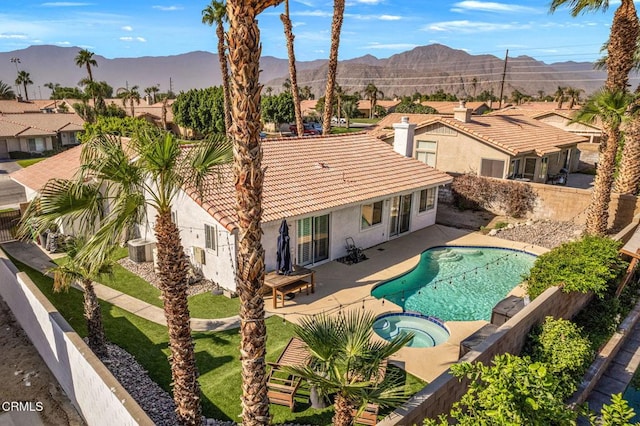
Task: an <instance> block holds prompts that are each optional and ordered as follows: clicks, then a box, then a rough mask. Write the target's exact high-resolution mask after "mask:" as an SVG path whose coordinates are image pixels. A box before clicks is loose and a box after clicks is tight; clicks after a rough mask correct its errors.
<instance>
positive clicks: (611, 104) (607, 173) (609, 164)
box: [574, 89, 632, 235]
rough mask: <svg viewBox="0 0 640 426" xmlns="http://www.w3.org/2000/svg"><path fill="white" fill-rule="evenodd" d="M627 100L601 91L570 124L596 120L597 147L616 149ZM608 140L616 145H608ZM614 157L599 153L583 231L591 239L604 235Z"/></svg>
mask: <svg viewBox="0 0 640 426" xmlns="http://www.w3.org/2000/svg"><path fill="white" fill-rule="evenodd" d="M631 99H632V97H631V95H630V94H629V93H626V92H623V91H616V92H611V91H609V90H606V89H603V90H601V91H599V92H597V93H596V94H594V95H593V96H591V97H590V98H589V100H587V102H586V103H585V105H584V106H583V107H582V108H581V109H580V110H579V111H578V112H577V113H576V116H575V118H574V120H575V121H581V122H586V123H594V122H595V121H596V120H597V119H599V120H600V121H601V122H602V129H603V132H602V139H603V140H602V142H600V147H601V148H602V147H603V146H604V147H606V148H609V147H610V146H611V145H612V144H613V145H615V146H616V147H617V146H618V143H617V141H618V140H619V139H620V125H621V123H622V122H623V121H624V119H625V113H626V111H627V108H628V106H629V103H630V102H631ZM609 138H611V139H613V140H614V141H616V142H613V143H610V141H609ZM616 153H617V150H611V149H604V150H601V151H600V158H599V160H598V172H597V173H596V178H595V182H594V186H593V194H592V196H591V201H590V204H589V207H588V208H587V223H586V231H587V232H588V233H589V234H592V235H604V234H605V233H606V231H607V226H608V220H609V202H610V201H611V187H612V184H613V176H614V172H615V156H616Z"/></svg>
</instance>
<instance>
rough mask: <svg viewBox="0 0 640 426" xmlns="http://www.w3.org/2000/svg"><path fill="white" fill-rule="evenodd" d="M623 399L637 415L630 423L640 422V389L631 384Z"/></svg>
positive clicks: (608, 402)
mask: <svg viewBox="0 0 640 426" xmlns="http://www.w3.org/2000/svg"><path fill="white" fill-rule="evenodd" d="M622 397H623V398H624V399H625V400H627V402H628V403H629V407H631V408H633V411H635V414H636V415H635V416H633V418H632V419H631V420H629V422H630V423H632V424H635V423H636V422H640V389H636V388H635V387H634V386H633V385H632V384H629V386H628V387H627V390H625V391H624V394H622ZM610 403H611V401H607V404H610Z"/></svg>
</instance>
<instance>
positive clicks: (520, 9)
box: [451, 0, 542, 13]
mask: <svg viewBox="0 0 640 426" xmlns="http://www.w3.org/2000/svg"><path fill="white" fill-rule="evenodd" d="M451 11H452V12H466V11H480V12H496V13H541V12H542V11H540V10H538V9H535V8H532V7H526V6H520V5H517V4H507V3H495V2H491V1H477V0H465V1H461V2H458V3H454V8H452V9H451Z"/></svg>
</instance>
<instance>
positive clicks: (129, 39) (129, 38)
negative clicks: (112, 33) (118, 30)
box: [120, 37, 133, 41]
mask: <svg viewBox="0 0 640 426" xmlns="http://www.w3.org/2000/svg"><path fill="white" fill-rule="evenodd" d="M120 40H122V41H133V37H120Z"/></svg>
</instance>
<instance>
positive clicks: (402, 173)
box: [141, 133, 452, 290]
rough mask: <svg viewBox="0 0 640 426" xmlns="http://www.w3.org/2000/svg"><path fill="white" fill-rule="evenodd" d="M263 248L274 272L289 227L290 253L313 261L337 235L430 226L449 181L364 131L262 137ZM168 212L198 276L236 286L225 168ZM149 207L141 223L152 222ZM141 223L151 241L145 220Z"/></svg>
mask: <svg viewBox="0 0 640 426" xmlns="http://www.w3.org/2000/svg"><path fill="white" fill-rule="evenodd" d="M262 148H263V153H264V156H263V163H262V164H263V167H264V168H265V170H266V172H265V178H264V189H263V203H262V208H263V215H262V229H263V231H264V234H263V237H262V245H263V247H264V249H265V257H266V259H265V264H266V270H267V271H270V270H274V269H275V268H276V242H277V238H278V231H279V227H280V224H281V222H282V220H283V219H286V220H287V222H288V224H289V235H290V238H291V244H290V246H291V259H292V261H293V263H295V264H298V265H317V264H320V263H323V262H327V261H330V260H335V259H338V258H340V257H343V256H346V255H347V250H346V246H345V238H346V237H353V238H354V240H355V242H356V244H357V245H358V246H360V247H363V248H368V247H372V246H374V245H377V244H380V243H383V242H385V241H387V240H389V239H392V238H395V237H397V236H399V235H404V234H406V233H409V232H413V231H416V230H418V229H422V228H425V227H427V226H430V225H433V224H434V223H435V218H436V208H437V200H438V196H437V195H438V187H439V186H440V185H443V184H446V183H449V182H451V180H452V179H451V177H450V176H448V175H447V174H445V173H442V172H439V171H438V170H435V169H433V168H431V167H427V166H425V165H424V164H422V163H420V162H419V161H416V160H414V159H411V158H406V157H404V156H402V155H400V154H398V153H396V152H394V151H393V149H392V148H391V147H390V146H389V145H387V144H385V143H384V142H382V141H380V140H378V139H376V138H374V137H372V136H370V135H368V134H366V133H353V134H348V135H336V136H323V137H306V138H283V139H265V140H264V141H263V143H262ZM174 206H175V207H176V208H175V211H174V213H173V215H174V218H175V220H176V221H177V224H178V227H179V228H180V229H181V234H182V235H181V236H182V243H183V245H184V247H185V249H186V251H187V252H188V254H189V255H190V256H191V260H192V262H194V263H195V264H196V265H199V266H200V267H201V268H202V271H203V273H204V275H205V277H207V278H210V279H212V280H214V281H216V282H217V283H218V284H220V285H221V286H223V287H225V288H228V289H230V290H235V275H234V265H235V250H236V247H237V239H238V238H239V237H238V228H237V224H236V213H235V189H234V185H233V176H232V171H231V167H230V166H229V167H227V168H226V169H225V170H224V172H223V173H222V175H221V176H220V177H218V176H217V175H213V176H211V177H210V178H209V180H208V182H207V184H206V191H205V192H204V195H203V197H200V196H198V194H197V193H196V192H195V191H194V190H188V191H187V192H185V193H183V194H182V195H181V196H180V197H179V198H178V200H176V202H175V203H174ZM153 220H154V216H153V213H151V212H150V214H149V219H148V221H149V222H153ZM147 226H148V228H144V229H142V232H141V234H142V236H143V237H145V238H151V236H152V235H153V232H152V231H151V230H152V228H153V223H149V224H148V225H147Z"/></svg>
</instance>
